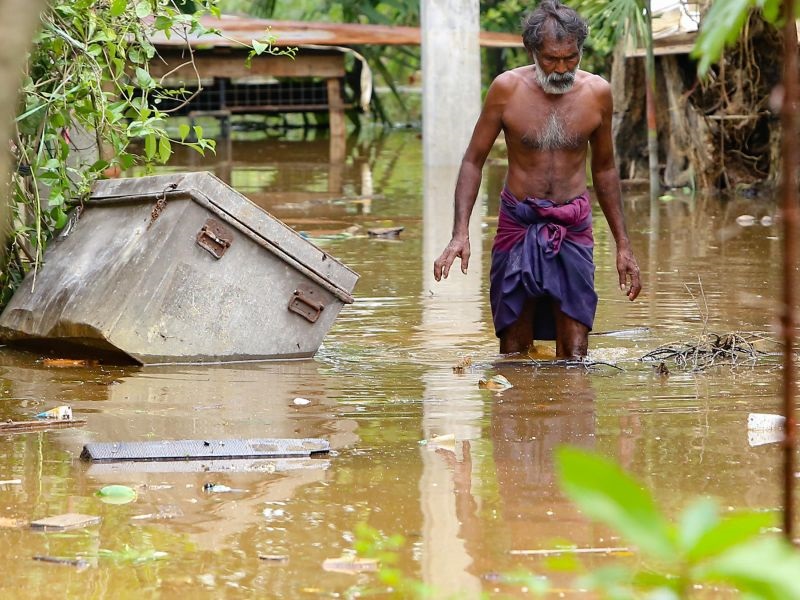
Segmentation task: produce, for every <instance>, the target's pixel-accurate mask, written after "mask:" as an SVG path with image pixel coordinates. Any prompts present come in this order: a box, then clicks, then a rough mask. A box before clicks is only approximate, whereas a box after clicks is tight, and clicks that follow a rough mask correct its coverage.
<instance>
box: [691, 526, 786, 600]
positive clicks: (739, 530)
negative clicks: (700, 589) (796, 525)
mask: <svg viewBox="0 0 800 600" xmlns="http://www.w3.org/2000/svg"><path fill="white" fill-rule="evenodd" d="M774 524H775V515H774V514H772V513H764V512H760V513H756V512H747V513H741V514H736V515H732V516H730V517H727V518H726V519H724V520H723V521H720V522H719V523H717V524H716V525H715V526H714V527H711V528H710V529H708V530H706V531H705V532H704V533H703V535H701V536H700V537H699V538H698V539H697V541H696V542H695V543H694V545H692V546H690V547H688V548H687V552H686V557H687V558H688V559H689V560H701V559H704V558H711V557H714V556H717V555H719V554H721V553H723V552H725V551H727V550H729V549H731V548H733V547H735V546H737V545H739V544H742V543H745V542H747V541H748V540H750V539H752V538H754V537H756V536H757V535H758V534H760V533H761V532H762V531H763V530H764V529H766V528H767V527H770V526H772V525H774ZM798 575H799V576H800V572H799V573H798ZM798 597H800V596H798Z"/></svg>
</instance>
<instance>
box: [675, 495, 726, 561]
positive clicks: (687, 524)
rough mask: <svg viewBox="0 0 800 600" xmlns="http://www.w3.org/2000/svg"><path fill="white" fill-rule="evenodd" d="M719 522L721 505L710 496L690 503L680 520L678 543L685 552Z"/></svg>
mask: <svg viewBox="0 0 800 600" xmlns="http://www.w3.org/2000/svg"><path fill="white" fill-rule="evenodd" d="M717 523H719V507H718V506H717V503H716V502H714V501H713V500H712V499H710V498H700V499H698V500H695V501H694V502H693V503H692V504H690V505H689V506H688V507H687V508H686V509H685V510H684V511H683V513H682V514H681V517H680V521H679V522H678V545H679V546H680V547H681V550H683V551H684V552H686V551H688V550H689V549H690V548H693V547H694V546H695V545H696V544H697V541H698V540H699V539H700V538H701V537H703V534H705V533H706V532H707V531H708V530H709V529H711V528H713V527H714V526H715V525H716V524H717Z"/></svg>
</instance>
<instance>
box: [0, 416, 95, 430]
mask: <svg viewBox="0 0 800 600" xmlns="http://www.w3.org/2000/svg"><path fill="white" fill-rule="evenodd" d="M83 425H86V419H67V420H58V419H41V420H37V421H5V422H2V423H0V433H30V432H31V431H45V430H47V429H66V428H67V427H81V426H83Z"/></svg>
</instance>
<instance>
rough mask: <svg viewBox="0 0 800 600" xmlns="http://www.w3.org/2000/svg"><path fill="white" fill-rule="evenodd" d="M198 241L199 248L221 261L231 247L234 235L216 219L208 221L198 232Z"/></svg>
mask: <svg viewBox="0 0 800 600" xmlns="http://www.w3.org/2000/svg"><path fill="white" fill-rule="evenodd" d="M196 239H197V245H198V246H200V247H201V248H202V249H203V250H206V251H207V252H209V253H210V254H211V255H212V256H213V257H214V258H216V259H220V258H222V255H223V254H225V251H226V250H227V249H228V248H230V247H231V243H232V242H233V235H232V234H231V232H230V231H229V230H228V229H226V228H225V227H223V226H222V224H221V223H220V222H219V221H217V220H216V219H208V220H207V221H206V222H205V224H204V225H203V226H202V227H201V228H200V231H198V232H197V238H196Z"/></svg>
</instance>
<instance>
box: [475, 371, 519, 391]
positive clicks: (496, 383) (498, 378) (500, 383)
mask: <svg viewBox="0 0 800 600" xmlns="http://www.w3.org/2000/svg"><path fill="white" fill-rule="evenodd" d="M478 387H479V388H481V389H482V390H493V391H496V392H502V391H503V390H507V389H510V388H512V387H514V385H513V384H512V383H511V382H510V381H509V380H508V379H506V378H505V377H503V376H502V375H495V376H494V377H491V378H490V379H486V378H485V377H481V379H480V380H479V381H478Z"/></svg>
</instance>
